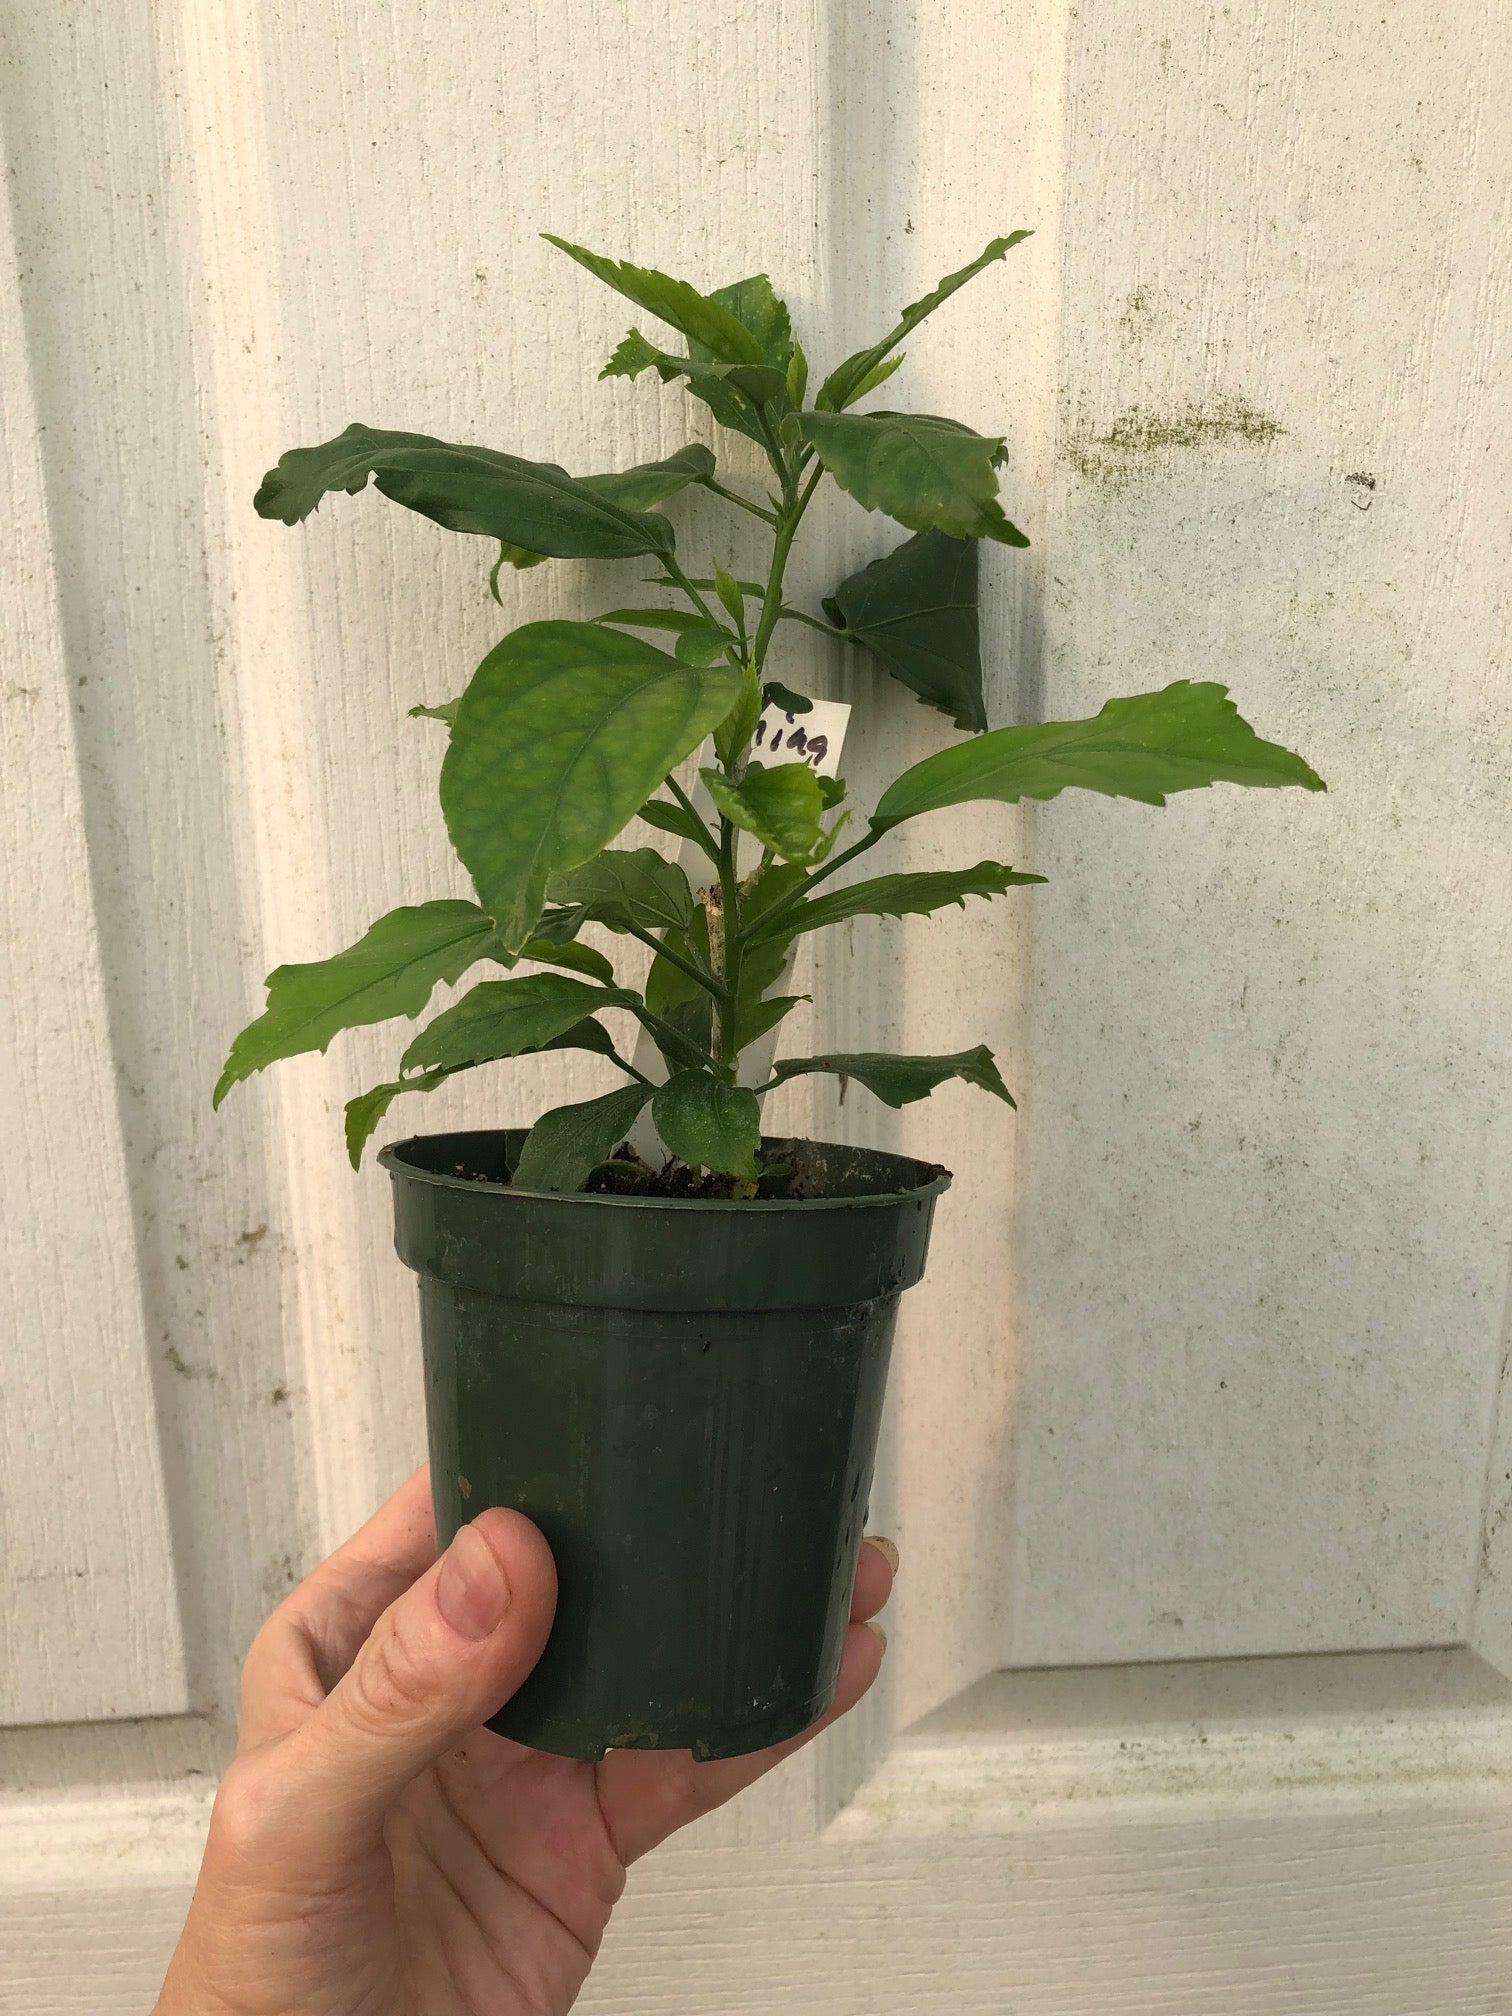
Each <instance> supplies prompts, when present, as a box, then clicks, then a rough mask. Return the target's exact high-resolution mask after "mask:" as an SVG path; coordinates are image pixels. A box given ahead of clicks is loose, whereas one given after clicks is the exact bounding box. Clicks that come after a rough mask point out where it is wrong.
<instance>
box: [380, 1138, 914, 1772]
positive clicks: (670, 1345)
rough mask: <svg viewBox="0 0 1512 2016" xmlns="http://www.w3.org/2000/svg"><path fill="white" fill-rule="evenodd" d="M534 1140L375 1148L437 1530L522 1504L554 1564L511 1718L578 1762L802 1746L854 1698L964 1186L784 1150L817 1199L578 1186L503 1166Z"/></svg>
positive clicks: (523, 1732)
mask: <svg viewBox="0 0 1512 2016" xmlns="http://www.w3.org/2000/svg"><path fill="white" fill-rule="evenodd" d="M524 1138H525V1137H524V1132H523V1130H510V1131H491V1132H480V1133H465V1134H433V1135H425V1136H421V1137H419V1138H417V1139H415V1140H412V1141H404V1142H400V1143H398V1144H397V1145H395V1146H393V1147H390V1148H386V1149H384V1151H383V1153H382V1155H381V1157H380V1160H381V1161H382V1162H383V1164H384V1166H385V1167H386V1168H387V1169H388V1171H389V1173H390V1175H391V1176H392V1177H393V1179H394V1206H395V1219H396V1234H395V1244H396V1246H397V1248H398V1251H399V1255H400V1258H401V1259H402V1260H404V1261H405V1262H406V1264H407V1265H409V1266H410V1267H413V1268H414V1269H415V1271H416V1273H417V1274H418V1275H419V1277H420V1315H421V1335H422V1340H423V1346H424V1354H425V1395H426V1416H427V1423H428V1428H429V1436H430V1456H431V1490H432V1495H433V1498H434V1501H435V1510H436V1530H437V1537H438V1540H439V1541H440V1543H441V1544H442V1545H443V1546H444V1545H445V1544H446V1543H447V1542H448V1541H449V1540H450V1539H451V1537H452V1535H453V1534H454V1533H455V1532H456V1530H457V1528H458V1527H459V1526H461V1525H462V1524H464V1523H465V1522H466V1521H467V1520H469V1519H471V1518H473V1517H475V1516H476V1515H477V1514H478V1513H479V1512H481V1511H482V1510H483V1509H484V1507H485V1506H490V1505H507V1506H512V1507H514V1508H515V1509H516V1510H518V1511H521V1512H523V1513H525V1514H526V1515H527V1516H528V1517H529V1518H531V1519H532V1520H534V1522H535V1523H536V1525H537V1526H539V1527H540V1529H541V1531H542V1533H544V1535H545V1536H546V1539H547V1541H548V1543H549V1544H550V1547H551V1551H552V1554H553V1556H554V1557H555V1560H556V1567H557V1579H558V1597H557V1611H556V1621H555V1623H554V1625H553V1627H552V1632H551V1636H550V1639H549V1640H548V1642H547V1645H546V1649H545V1651H544V1652H543V1653H542V1655H541V1659H540V1662H539V1664H538V1665H537V1666H536V1668H535V1670H534V1672H533V1673H532V1674H531V1675H530V1677H529V1679H528V1680H527V1681H526V1682H525V1684H524V1686H523V1687H521V1689H520V1690H519V1692H518V1693H517V1694H516V1695H515V1696H514V1697H513V1699H512V1700H510V1701H509V1702H507V1703H506V1704H505V1706H504V1707H503V1708H501V1709H500V1711H499V1713H498V1714H497V1715H495V1716H494V1717H493V1719H492V1720H491V1722H490V1723H489V1727H490V1728H491V1729H495V1730H497V1731H498V1732H499V1734H500V1735H503V1736H508V1737H511V1738H513V1739H514V1740H515V1741H516V1742H518V1743H525V1744H529V1745H531V1746H532V1747H533V1748H535V1749H538V1750H549V1751H554V1752H556V1753H557V1754H558V1755H560V1756H565V1757H601V1756H602V1755H603V1754H604V1752H605V1750H607V1749H645V1750H654V1749H691V1750H692V1752H693V1754H694V1755H695V1756H696V1757H730V1756H736V1755H739V1754H741V1753H742V1752H744V1751H748V1750H757V1749H761V1748H763V1747H764V1746H765V1745H767V1744H769V1743H776V1742H780V1741H781V1740H782V1738H783V1737H785V1736H791V1735H794V1734H796V1732H797V1731H798V1730H800V1729H805V1728H807V1727H808V1725H809V1723H811V1722H812V1721H814V1720H815V1719H816V1718H817V1717H818V1716H820V1715H822V1714H823V1712H824V1710H825V1709H826V1708H827V1707H828V1706H829V1703H830V1700H831V1698H832V1697H833V1694H834V1690H835V1682H836V1679H837V1677H838V1674H839V1670H840V1653H841V1647H842V1643H843V1640H844V1636H845V1627H846V1621H847V1617H848V1613H849V1606H850V1590H851V1583H852V1581H853V1579H854V1576H855V1571H856V1557H857V1553H858V1551H859V1549H860V1545H861V1537H862V1530H863V1524H864V1520H865V1516H866V1502H867V1494H868V1492H869V1490H870V1488H871V1477H872V1465H873V1463H874V1461H875V1457H876V1447H877V1428H878V1424H879V1421H880V1419H881V1413H882V1395H883V1389H884V1387H885V1384H886V1380H887V1362H888V1356H889V1353H890V1351H891V1347H892V1335H893V1325H894V1321H895V1318H896V1315H897V1307H898V1297H899V1296H900V1295H901V1294H902V1292H903V1290H904V1289H905V1288H909V1287H911V1286H912V1285H913V1283H914V1282H915V1281H917V1280H918V1279H919V1277H920V1275H921V1274H922V1273H923V1271H924V1258H925V1251H926V1248H927V1247H928V1244H929V1231H930V1221H931V1219H932V1217H933V1215H934V1204H935V1199H936V1198H937V1197H938V1196H939V1195H940V1193H941V1191H943V1190H944V1189H945V1188H946V1186H947V1185H948V1184H949V1182H950V1177H949V1175H948V1174H947V1172H946V1171H945V1170H943V1169H938V1168H935V1167H933V1166H932V1165H931V1164H929V1163H926V1162H916V1161H913V1160H911V1159H909V1158H907V1157H904V1156H899V1155H882V1154H876V1153H873V1152H871V1151H869V1150H866V1149H859V1148H843V1147H836V1146H831V1145H829V1144H827V1143H821V1142H803V1141H790V1140H780V1139H769V1140H766V1141H764V1142H763V1143H762V1150H763V1155H764V1157H765V1159H766V1160H768V1161H772V1162H783V1163H787V1164H789V1165H791V1166H793V1167H794V1168H795V1170H797V1171H799V1172H801V1174H802V1175H803V1177H804V1179H805V1187H807V1188H809V1189H813V1190H818V1191H821V1192H822V1193H823V1194H821V1195H815V1196H812V1197H807V1198H805V1199H802V1200H800V1201H793V1202H777V1201H765V1200H752V1201H749V1202H730V1203H722V1202H717V1203H705V1202H694V1201H664V1200H655V1199H649V1198H639V1197H600V1196H589V1195H576V1196H557V1195H550V1194H546V1193H542V1192H532V1191H527V1190H516V1189H514V1188H512V1187H510V1186H508V1185H507V1184H505V1183H503V1182H501V1181H500V1180H499V1179H500V1178H502V1177H503V1176H504V1175H505V1174H506V1173H507V1171H508V1170H509V1169H510V1168H511V1167H512V1166H513V1164H514V1162H515V1161H516V1159H517V1158H518V1155H519V1150H520V1144H521V1143H522V1141H523V1140H524ZM480 1177H481V1178H484V1179H491V1180H482V1181H480V1180H478V1178H480Z"/></svg>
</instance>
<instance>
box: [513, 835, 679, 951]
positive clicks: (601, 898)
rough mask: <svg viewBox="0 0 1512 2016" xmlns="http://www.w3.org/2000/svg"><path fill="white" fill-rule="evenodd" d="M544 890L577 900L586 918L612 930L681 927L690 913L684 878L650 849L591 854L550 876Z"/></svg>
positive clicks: (556, 897)
mask: <svg viewBox="0 0 1512 2016" xmlns="http://www.w3.org/2000/svg"><path fill="white" fill-rule="evenodd" d="M547 892H548V894H549V895H550V896H551V898H552V900H553V902H557V903H571V904H576V905H578V906H579V907H580V908H581V910H582V913H583V916H584V918H585V919H592V920H593V922H595V923H598V924H603V925H606V926H607V927H608V929H609V930H611V931H629V930H630V929H631V928H632V927H634V928H636V929H639V930H641V931H661V930H665V929H667V928H669V927H670V928H671V929H673V930H676V931H685V930H686V929H687V927H688V924H689V922H690V920H691V918H692V915H693V891H692V890H691V889H690V888H689V887H688V878H687V876H686V875H685V874H684V873H683V871H682V870H681V868H679V867H678V865H677V863H676V862H675V861H668V860H667V859H666V857H665V856H664V855H661V854H658V853H657V851H656V849H655V848H654V847H636V848H628V849H619V848H610V849H607V850H606V851H605V852H604V853H602V854H595V855H594V857H593V859H592V860H591V861H585V862H584V863H583V865H582V867H581V868H573V869H570V870H569V871H568V872H567V873H566V874H562V875H553V876H552V878H551V881H550V882H549V883H548V884H547Z"/></svg>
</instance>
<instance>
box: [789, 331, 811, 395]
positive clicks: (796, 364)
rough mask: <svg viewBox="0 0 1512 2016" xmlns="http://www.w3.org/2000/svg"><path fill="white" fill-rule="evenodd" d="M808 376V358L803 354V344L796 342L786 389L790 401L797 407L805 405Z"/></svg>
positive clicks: (790, 360) (790, 359)
mask: <svg viewBox="0 0 1512 2016" xmlns="http://www.w3.org/2000/svg"><path fill="white" fill-rule="evenodd" d="M808 378H809V367H808V359H807V357H805V356H804V354H803V345H802V344H801V343H794V345H793V354H792V356H791V357H790V358H789V359H788V367H787V386H786V391H787V396H788V403H789V404H790V405H791V406H793V407H794V408H795V409H796V408H799V407H801V406H802V405H803V401H804V399H805V397H806V396H807V393H808Z"/></svg>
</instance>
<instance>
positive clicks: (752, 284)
mask: <svg viewBox="0 0 1512 2016" xmlns="http://www.w3.org/2000/svg"><path fill="white" fill-rule="evenodd" d="M709 299H710V300H711V301H717V302H718V303H719V305H720V307H722V308H728V309H729V311H730V313H731V314H732V315H733V316H734V317H735V319H736V321H737V322H740V323H742V324H743V325H744V326H745V327H746V328H747V329H748V330H749V331H750V332H751V334H752V336H754V337H755V339H756V347H757V348H758V349H759V350H760V352H761V361H762V363H763V364H770V365H771V366H772V368H773V370H775V371H781V372H782V373H783V374H784V376H786V373H787V368H788V363H789V361H790V359H791V358H792V355H793V321H792V317H791V316H790V315H789V314H788V307H787V303H786V302H785V301H784V300H782V299H781V297H780V296H779V295H778V294H776V293H775V292H774V291H773V288H772V283H771V281H770V280H769V279H768V278H767V276H766V275H765V273H753V274H752V275H751V277H750V278H749V279H748V280H736V281H734V282H733V283H732V284H731V285H730V286H728V287H716V288H715V290H714V292H713V293H712V294H711V295H710V296H709ZM703 347H705V346H704V345H703V343H702V340H701V339H700V338H699V337H696V336H694V337H691V338H690V348H691V349H692V352H693V355H694V356H695V357H697V355H698V353H699V350H700V348H703ZM710 354H711V355H712V356H718V355H719V353H718V352H717V351H711V352H710ZM737 361H738V360H737Z"/></svg>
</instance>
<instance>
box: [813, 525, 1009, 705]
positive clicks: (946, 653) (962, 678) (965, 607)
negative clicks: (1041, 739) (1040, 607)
mask: <svg viewBox="0 0 1512 2016" xmlns="http://www.w3.org/2000/svg"><path fill="white" fill-rule="evenodd" d="M978 550H979V549H978V546H977V542H976V540H975V539H952V538H951V537H950V536H949V535H948V534H947V533H944V532H918V533H916V534H915V535H914V537H913V538H912V539H905V540H904V542H903V544H902V545H901V546H897V547H894V549H893V551H892V552H891V553H886V554H884V555H883V556H882V558H881V559H880V560H873V561H872V563H871V565H870V566H869V567H863V568H862V569H861V571H860V572H859V573H858V574H852V575H851V576H850V578H849V579H848V580H845V581H842V582H841V583H840V586H839V587H838V588H837V589H836V590H835V592H834V594H833V595H832V596H827V597H826V598H825V603H824V611H825V614H826V615H827V616H828V617H829V618H830V620H831V622H833V623H838V624H842V625H843V626H844V627H845V628H846V629H847V630H848V631H849V632H850V634H851V637H852V639H853V640H854V641H855V642H857V643H859V644H864V645H866V647H867V649H868V650H870V651H872V652H874V653H875V654H876V656H877V657H878V658H880V659H881V661H882V663H883V664H884V665H885V666H886V667H887V669H888V671H889V672H891V673H892V675H893V677H894V678H895V679H898V680H900V681H901V682H902V683H903V685H905V686H907V687H908V688H909V689H910V690H911V691H912V692H914V693H917V694H918V696H919V698H920V699H921V700H923V701H926V702H927V703H928V704H929V705H930V706H931V707H937V708H938V709H939V710H940V712H941V713H942V714H948V715H949V716H950V718H951V719H952V720H953V721H954V722H955V725H956V726H957V728H964V729H968V730H970V731H972V732H975V733H980V731H981V730H982V729H984V728H985V727H986V726H987V706H986V702H985V700H984V699H983V697H982V656H981V641H980V635H979V627H978V618H977V574H978V567H977V554H978Z"/></svg>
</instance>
